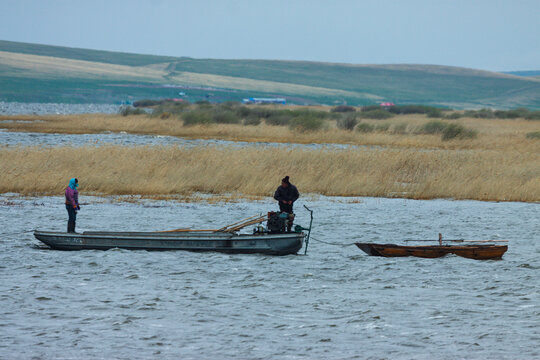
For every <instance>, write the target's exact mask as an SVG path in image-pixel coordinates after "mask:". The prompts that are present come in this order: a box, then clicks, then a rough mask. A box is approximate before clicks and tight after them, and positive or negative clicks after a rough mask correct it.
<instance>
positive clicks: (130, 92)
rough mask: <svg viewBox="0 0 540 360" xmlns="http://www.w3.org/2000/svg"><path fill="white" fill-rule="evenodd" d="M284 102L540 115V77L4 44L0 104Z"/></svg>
mask: <svg viewBox="0 0 540 360" xmlns="http://www.w3.org/2000/svg"><path fill="white" fill-rule="evenodd" d="M179 93H184V94H185V95H183V96H185V97H186V99H188V100H189V101H197V100H201V99H207V100H210V101H226V100H236V101H238V100H241V99H242V98H245V97H275V96H279V97H285V98H287V99H288V101H289V102H293V103H318V104H328V105H332V104H337V103H348V104H351V105H367V104H376V103H379V102H383V101H391V102H394V103H396V104H411V103H416V104H425V105H437V106H448V107H453V108H481V107H493V108H514V107H528V108H530V109H539V108H540V80H539V79H537V78H534V77H520V76H515V75H511V74H502V73H493V72H487V71H481V70H473V69H465V68H457V67H447V66H436V65H351V64H336V63H321V62H307V61H277V60H217V59H192V58H185V57H170V56H154V55H139V54H128V53H119V52H109V51H98V50H87V49H76V48H67V47H60V46H48V45H36V44H26V43H17V42H9V41H0V101H21V102H68V103H85V102H98V103H117V102H121V101H126V100H130V101H134V100H138V99H142V98H163V97H179V96H180V95H179Z"/></svg>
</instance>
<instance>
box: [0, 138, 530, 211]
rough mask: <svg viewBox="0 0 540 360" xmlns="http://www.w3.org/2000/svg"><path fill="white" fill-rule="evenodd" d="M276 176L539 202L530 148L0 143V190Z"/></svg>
mask: <svg viewBox="0 0 540 360" xmlns="http://www.w3.org/2000/svg"><path fill="white" fill-rule="evenodd" d="M283 175H290V176H291V179H292V181H293V182H294V183H295V184H296V185H297V186H298V187H299V189H300V191H301V192H302V193H318V194H323V195H333V196H380V197H405V198H413V199H432V198H455V199H477V200H491V201H499V200H500V201H524V202H536V201H540V152H523V151H517V150H505V151H499V150H483V151H479V150H460V151H455V150H453V151H448V150H429V151H425V150H420V151H418V150H414V149H401V150H397V149H380V150H377V149H371V150H365V149H363V150H340V151H336V150H332V151H328V150H324V149H323V150H298V149H297V150H288V149H276V148H242V149H239V148H233V147H214V146H201V147H196V148H178V147H172V146H171V147H133V148H126V147H120V146H104V147H84V148H76V149H75V148H69V147H61V148H40V147H20V148H4V149H0V193H5V192H17V193H21V194H25V195H37V194H62V191H63V189H64V187H65V186H66V184H67V181H68V179H69V178H71V177H78V178H79V180H80V183H81V191H82V192H83V193H85V194H101V195H105V194H106V195H112V194H117V195H120V194H140V195H148V196H153V195H172V194H179V195H189V194H192V193H194V192H203V193H210V194H226V193H240V194H244V195H246V196H271V195H272V193H273V190H274V189H275V188H276V186H277V185H278V184H279V180H280V178H281V177H282V176H283Z"/></svg>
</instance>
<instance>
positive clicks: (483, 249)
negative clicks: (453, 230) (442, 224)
mask: <svg viewBox="0 0 540 360" xmlns="http://www.w3.org/2000/svg"><path fill="white" fill-rule="evenodd" d="M355 245H356V246H358V247H359V248H360V249H361V250H362V251H364V252H365V253H366V254H368V255H371V256H384V257H402V256H416V257H422V258H438V257H441V256H445V255H447V254H455V255H458V256H462V257H465V258H469V259H476V260H491V259H501V258H502V256H503V254H504V253H505V252H506V250H508V246H507V245H492V244H482V245H474V244H472V245H427V246H405V245H395V244H375V243H355Z"/></svg>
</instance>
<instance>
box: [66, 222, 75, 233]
mask: <svg viewBox="0 0 540 360" xmlns="http://www.w3.org/2000/svg"><path fill="white" fill-rule="evenodd" d="M67 232H68V233H74V232H75V221H68V225H67Z"/></svg>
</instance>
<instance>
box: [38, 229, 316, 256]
mask: <svg viewBox="0 0 540 360" xmlns="http://www.w3.org/2000/svg"><path fill="white" fill-rule="evenodd" d="M34 236H35V237H36V239H38V240H40V241H41V242H43V243H45V244H47V245H48V246H50V247H51V248H53V249H58V250H86V249H97V250H107V249H112V248H121V249H129V250H190V251H219V252H226V253H262V254H269V255H288V254H296V253H297V252H298V251H299V250H300V249H301V248H302V246H303V243H304V238H305V237H306V234H304V233H303V232H300V233H296V232H291V233H275V234H272V233H255V234H235V233H227V232H215V231H185V232H98V231H85V232H83V233H82V234H77V233H64V232H49V231H37V230H36V231H35V232H34Z"/></svg>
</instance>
